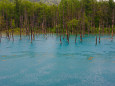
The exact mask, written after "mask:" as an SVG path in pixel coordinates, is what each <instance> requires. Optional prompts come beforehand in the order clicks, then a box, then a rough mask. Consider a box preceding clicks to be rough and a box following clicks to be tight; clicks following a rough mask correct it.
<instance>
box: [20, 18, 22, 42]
mask: <svg viewBox="0 0 115 86" xmlns="http://www.w3.org/2000/svg"><path fill="white" fill-rule="evenodd" d="M22 22H23V16H20V40H21V39H22V25H23V23H22Z"/></svg>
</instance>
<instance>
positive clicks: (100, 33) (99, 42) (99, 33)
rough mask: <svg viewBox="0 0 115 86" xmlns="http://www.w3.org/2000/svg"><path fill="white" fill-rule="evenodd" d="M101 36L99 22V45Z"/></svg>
mask: <svg viewBox="0 0 115 86" xmlns="http://www.w3.org/2000/svg"><path fill="white" fill-rule="evenodd" d="M100 34H101V31H100V22H99V43H100Z"/></svg>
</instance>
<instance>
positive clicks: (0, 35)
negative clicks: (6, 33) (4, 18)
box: [0, 31, 2, 43]
mask: <svg viewBox="0 0 115 86" xmlns="http://www.w3.org/2000/svg"><path fill="white" fill-rule="evenodd" d="M1 38H2V33H1V31H0V43H1Z"/></svg>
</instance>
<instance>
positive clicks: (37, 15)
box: [0, 0, 115, 35]
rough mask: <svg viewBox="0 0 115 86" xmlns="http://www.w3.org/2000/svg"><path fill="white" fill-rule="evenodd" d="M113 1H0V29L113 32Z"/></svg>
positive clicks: (28, 31)
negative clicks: (51, 2) (52, 2)
mask: <svg viewBox="0 0 115 86" xmlns="http://www.w3.org/2000/svg"><path fill="white" fill-rule="evenodd" d="M114 28H115V2H114V1H113V0H108V1H104V0H100V1H97V0H61V1H60V2H59V3H54V4H50V3H49V4H48V3H43V2H40V1H39V2H37V1H36V0H30V1H28V0H1V1H0V32H1V31H6V33H7V35H9V33H10V32H11V33H13V32H15V31H19V32H20V34H21V32H25V33H26V35H28V34H29V33H31V35H32V34H34V33H37V32H39V33H62V34H74V33H82V34H85V33H114V31H115V29H114Z"/></svg>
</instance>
